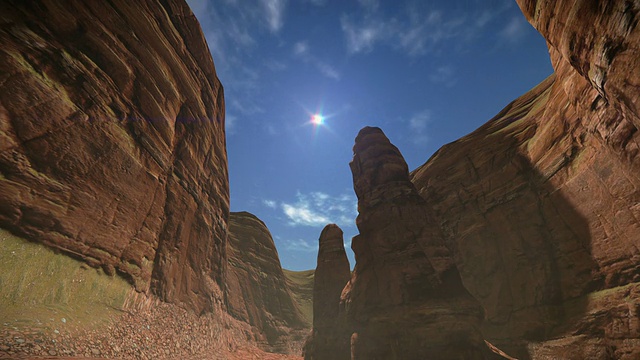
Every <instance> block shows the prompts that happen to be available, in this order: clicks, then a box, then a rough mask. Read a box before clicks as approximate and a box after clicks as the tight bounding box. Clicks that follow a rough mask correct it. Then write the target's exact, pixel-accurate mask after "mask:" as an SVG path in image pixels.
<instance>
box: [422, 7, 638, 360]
mask: <svg viewBox="0 0 640 360" xmlns="http://www.w3.org/2000/svg"><path fill="white" fill-rule="evenodd" d="M518 2H519V4H520V6H521V8H522V9H523V12H524V13H525V15H526V16H527V18H528V19H529V21H530V22H531V23H532V24H533V25H534V26H535V27H536V28H537V29H538V30H539V31H540V32H541V33H542V34H543V35H544V36H545V37H546V38H547V40H548V43H549V49H550V54H551V59H552V63H553V66H554V69H555V74H554V75H552V76H550V77H549V78H548V79H546V80H545V81H543V82H542V83H541V84H540V85H538V86H537V87H536V88H535V89H533V90H531V91H530V92H528V93H527V94H525V95H523V96H522V97H520V98H518V99H517V100H516V101H514V102H513V103H511V104H509V105H508V106H507V107H506V108H505V109H504V110H503V111H502V112H500V114H498V115H497V116H496V117H495V118H494V119H492V120H491V121H489V122H488V123H487V124H486V125H484V126H482V127H481V128H480V129H478V130H476V131H475V132H473V133H472V134H470V135H468V136H466V137H464V138H462V139H460V140H458V141H456V142H454V143H451V144H449V145H446V146H444V147H443V148H442V149H440V150H439V151H438V152H437V153H436V154H435V155H434V156H433V157H432V158H431V159H430V160H429V161H428V162H427V163H426V164H424V165H423V166H421V167H420V168H418V169H416V170H415V171H414V172H413V173H412V181H413V183H414V184H415V185H416V187H417V188H418V190H419V192H420V194H421V195H422V197H423V198H424V199H425V200H426V201H427V202H428V203H429V204H431V205H432V209H433V210H434V212H433V214H434V218H435V220H436V222H437V224H438V226H439V227H440V229H441V232H442V233H443V234H444V236H445V239H446V243H447V245H448V247H449V248H450V249H451V250H452V251H453V253H454V257H455V263H456V265H457V267H458V269H459V270H460V274H461V276H462V279H463V281H464V284H465V286H466V288H467V289H468V290H469V292H470V293H471V294H472V295H473V296H474V297H475V298H476V299H478V300H479V301H480V302H481V304H482V306H483V307H484V308H485V310H486V318H487V319H486V321H485V323H484V326H483V333H484V335H485V336H486V337H487V338H488V339H489V340H490V341H492V342H493V343H495V344H496V345H498V346H499V347H500V348H502V349H503V350H505V351H506V352H507V353H509V354H511V355H514V356H516V357H518V358H521V359H528V358H533V359H537V358H540V359H542V358H562V359H587V358H588V359H609V358H615V359H635V358H638V357H639V356H640V353H639V352H638V351H639V350H638V349H640V330H639V329H640V316H639V315H638V309H639V308H640V296H639V289H640V284H639V283H638V282H639V281H640V253H639V252H638V247H637V244H638V240H637V239H638V238H640V212H639V209H640V208H639V206H638V203H639V202H640V192H639V191H638V188H639V187H640V176H639V175H638V174H640V172H639V170H640V168H639V165H640V162H639V161H638V148H639V147H638V144H639V143H640V142H639V138H638V136H639V135H638V131H637V129H638V126H639V125H640V119H639V118H638V114H639V112H638V104H639V102H640V92H639V91H638V89H639V87H638V84H639V83H640V75H639V74H640V68H639V64H640V60H639V59H640V57H639V55H640V54H639V46H640V41H639V40H640V39H639V36H640V32H639V31H638V28H637V23H638V19H639V18H638V13H639V12H638V10H639V9H640V5H638V3H637V2H631V1H526V0H522V1H518Z"/></svg>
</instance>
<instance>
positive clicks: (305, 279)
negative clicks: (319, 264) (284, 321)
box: [283, 269, 315, 327]
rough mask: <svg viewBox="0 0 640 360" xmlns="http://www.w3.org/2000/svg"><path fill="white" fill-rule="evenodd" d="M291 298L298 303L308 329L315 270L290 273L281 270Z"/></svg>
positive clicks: (310, 320)
mask: <svg viewBox="0 0 640 360" xmlns="http://www.w3.org/2000/svg"><path fill="white" fill-rule="evenodd" d="M283 271H284V275H285V276H286V278H287V283H288V284H289V288H290V289H291V291H292V292H293V298H294V300H295V301H296V302H297V303H298V305H299V307H300V310H301V311H302V315H303V316H304V318H305V320H306V321H307V324H308V325H309V327H311V325H312V324H313V279H314V278H313V276H314V273H315V270H305V271H291V270H286V269H283Z"/></svg>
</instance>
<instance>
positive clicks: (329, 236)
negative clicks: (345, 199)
mask: <svg viewBox="0 0 640 360" xmlns="http://www.w3.org/2000/svg"><path fill="white" fill-rule="evenodd" d="M318 242H319V247H318V264H317V266H316V271H315V276H314V286H313V330H312V332H311V335H310V336H309V339H308V340H307V343H306V345H305V352H304V358H305V359H306V360H314V359H317V360H322V359H335V360H343V359H347V360H349V359H351V346H350V341H351V340H350V339H351V332H350V331H349V329H348V327H347V323H346V316H345V314H344V312H341V311H340V295H341V294H342V289H344V287H345V285H346V284H347V282H348V281H349V279H350V278H351V268H350V266H349V259H348V258H347V253H346V252H345V250H344V238H343V233H342V229H340V227H338V225H335V224H329V225H327V226H325V228H324V229H323V230H322V233H321V234H320V239H319V240H318Z"/></svg>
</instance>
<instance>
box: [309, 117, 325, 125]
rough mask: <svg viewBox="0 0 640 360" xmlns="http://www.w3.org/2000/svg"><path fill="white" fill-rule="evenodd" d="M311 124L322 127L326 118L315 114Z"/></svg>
mask: <svg viewBox="0 0 640 360" xmlns="http://www.w3.org/2000/svg"><path fill="white" fill-rule="evenodd" d="M311 123H312V124H313V125H322V124H323V123H324V116H322V115H320V114H313V115H312V116H311Z"/></svg>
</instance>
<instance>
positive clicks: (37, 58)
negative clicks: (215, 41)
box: [0, 0, 229, 312]
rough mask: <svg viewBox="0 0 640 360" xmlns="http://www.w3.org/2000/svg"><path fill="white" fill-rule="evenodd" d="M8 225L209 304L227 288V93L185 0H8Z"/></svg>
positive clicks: (2, 209) (4, 158)
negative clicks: (224, 282)
mask: <svg viewBox="0 0 640 360" xmlns="http://www.w3.org/2000/svg"><path fill="white" fill-rule="evenodd" d="M0 44H2V46H0V171H1V173H0V197H1V198H2V201H0V227H3V228H6V229H9V230H11V231H12V232H15V233H18V234H20V235H22V236H24V237H27V238H29V239H31V240H33V241H37V242H41V243H43V244H46V245H48V246H50V247H53V248H56V249H60V250H62V251H63V252H65V253H67V254H70V255H72V256H75V257H78V258H80V259H83V260H84V261H86V262H87V263H89V264H91V265H93V266H101V267H103V268H104V269H105V271H106V272H108V273H111V274H113V273H115V272H118V273H120V274H123V275H124V276H125V277H127V278H129V279H131V280H132V282H133V283H134V284H135V286H136V288H137V289H138V290H140V291H146V290H148V289H151V290H152V291H153V293H155V294H157V295H158V296H160V298H162V299H163V300H165V301H170V302H174V303H180V304H184V306H185V307H187V308H190V309H192V310H195V311H196V312H202V311H206V310H208V309H211V308H212V302H214V301H221V299H222V292H221V290H220V288H221V287H222V283H221V282H222V279H223V277H224V269H225V265H226V255H225V248H226V225H227V217H228V211H229V189H228V176H227V155H226V149H225V133H224V96H223V90H222V86H221V85H220V82H219V81H218V79H217V77H216V72H215V69H214V65H213V61H212V59H211V55H210V52H209V49H208V47H207V44H206V42H205V39H204V36H203V34H202V31H201V29H200V26H199V24H198V22H197V21H196V19H195V17H194V16H193V14H192V13H191V11H190V9H189V8H188V6H187V4H186V3H185V2H184V1H182V0H166V1H165V0H145V1H134V2H131V1H126V0H115V1H109V2H105V1H81V0H69V1H62V2H61V1H55V0H44V1H19V0H16V1H2V2H1V3H0Z"/></svg>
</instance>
